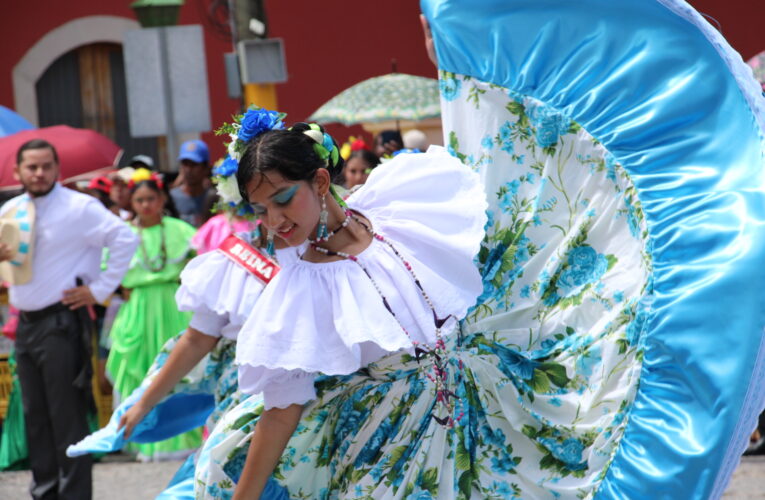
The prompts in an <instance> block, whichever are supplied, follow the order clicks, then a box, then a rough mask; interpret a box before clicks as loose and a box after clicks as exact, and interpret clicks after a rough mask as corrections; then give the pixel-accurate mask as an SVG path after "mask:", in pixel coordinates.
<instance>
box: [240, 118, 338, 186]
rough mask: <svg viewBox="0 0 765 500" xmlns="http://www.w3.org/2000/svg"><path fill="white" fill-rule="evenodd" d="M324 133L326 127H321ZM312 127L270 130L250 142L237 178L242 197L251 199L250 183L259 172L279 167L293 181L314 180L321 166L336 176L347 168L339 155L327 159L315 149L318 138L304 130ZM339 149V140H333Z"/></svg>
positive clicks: (281, 172) (280, 171) (241, 161)
mask: <svg viewBox="0 0 765 500" xmlns="http://www.w3.org/2000/svg"><path fill="white" fill-rule="evenodd" d="M319 129H320V130H321V132H322V133H324V129H323V128H321V127H319ZM306 130H310V126H309V125H308V124H307V123H296V124H295V125H293V126H292V128H290V129H289V130H285V129H282V130H268V131H266V132H263V133H262V134H260V135H258V136H256V137H255V138H253V139H252V140H251V141H250V142H248V143H247V146H246V149H245V151H244V154H243V155H242V158H241V160H239V168H238V169H237V171H236V180H237V182H238V184H239V192H240V193H241V194H242V198H244V199H245V200H249V196H248V193H247V184H248V183H249V182H250V181H251V180H252V179H253V177H255V175H257V174H263V173H265V172H268V171H270V170H276V171H277V172H279V173H280V174H281V175H282V176H283V177H284V178H285V179H289V180H291V181H311V180H313V178H314V176H316V172H317V171H318V170H319V169H320V168H326V169H327V170H329V175H330V178H331V179H334V178H335V177H336V176H337V175H338V174H339V173H340V172H342V170H343V164H344V161H343V159H342V158H341V157H340V155H339V154H337V155H335V156H336V158H337V161H336V162H333V161H332V159H331V158H328V159H327V160H323V159H322V158H321V157H320V156H319V154H318V153H317V152H316V150H315V149H314V144H316V141H314V140H313V139H312V138H311V137H310V136H308V135H306V134H305V133H304V132H305V131H306ZM332 143H333V145H334V147H335V149H337V143H336V142H335V140H334V139H333V140H332ZM338 153H339V150H338Z"/></svg>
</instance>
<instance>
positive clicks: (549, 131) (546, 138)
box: [528, 104, 571, 148]
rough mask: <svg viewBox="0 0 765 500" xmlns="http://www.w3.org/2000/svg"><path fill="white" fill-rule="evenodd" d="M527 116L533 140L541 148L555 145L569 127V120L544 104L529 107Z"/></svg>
mask: <svg viewBox="0 0 765 500" xmlns="http://www.w3.org/2000/svg"><path fill="white" fill-rule="evenodd" d="M528 115H529V120H530V121H531V125H532V127H533V128H534V131H535V133H534V138H535V139H536V142H537V144H538V145H539V146H540V147H542V148H546V147H550V146H554V145H555V144H557V143H558V138H559V137H560V136H562V135H564V134H566V133H567V132H568V129H569V127H570V126H571V118H569V117H568V116H566V115H564V114H563V113H561V112H559V111H557V110H555V109H553V108H551V107H549V106H546V105H544V104H538V105H536V106H533V107H531V109H530V110H529V112H528Z"/></svg>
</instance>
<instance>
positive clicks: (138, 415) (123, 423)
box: [117, 401, 148, 439]
mask: <svg viewBox="0 0 765 500" xmlns="http://www.w3.org/2000/svg"><path fill="white" fill-rule="evenodd" d="M147 413H148V411H147V410H146V409H145V408H144V407H143V405H142V404H141V402H140V401H139V402H138V403H136V404H135V405H134V406H132V407H130V409H129V410H128V411H126V412H125V414H124V415H122V418H120V425H119V426H118V427H117V430H120V429H122V428H123V427H124V428H125V439H129V438H130V435H131V434H132V433H133V429H134V428H135V426H136V425H138V422H140V421H141V420H143V417H145V416H146V414H147Z"/></svg>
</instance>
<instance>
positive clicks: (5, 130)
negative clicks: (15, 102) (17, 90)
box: [0, 106, 35, 137]
mask: <svg viewBox="0 0 765 500" xmlns="http://www.w3.org/2000/svg"><path fill="white" fill-rule="evenodd" d="M33 128H35V127H34V126H33V125H32V124H31V123H29V122H28V121H27V120H26V119H25V118H24V117H22V116H21V115H20V114H18V113H16V112H15V111H13V110H10V109H8V108H6V107H5V106H0V137H5V136H6V135H11V134H15V133H16V132H21V131H22V130H30V129H33Z"/></svg>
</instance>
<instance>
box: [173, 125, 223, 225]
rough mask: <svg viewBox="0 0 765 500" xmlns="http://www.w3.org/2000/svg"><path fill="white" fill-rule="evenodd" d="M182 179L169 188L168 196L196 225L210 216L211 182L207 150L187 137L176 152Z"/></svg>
mask: <svg viewBox="0 0 765 500" xmlns="http://www.w3.org/2000/svg"><path fill="white" fill-rule="evenodd" d="M178 161H179V162H180V175H179V177H180V179H181V183H180V184H179V185H177V186H176V187H175V188H173V189H171V190H170V196H171V197H172V198H173V203H174V204H175V207H176V209H177V210H178V215H179V217H180V218H181V219H183V220H184V221H186V222H188V223H189V224H191V225H193V226H195V227H199V226H201V225H202V224H203V223H204V222H205V220H207V217H208V216H209V213H206V212H209V210H207V207H209V206H211V204H210V203H209V200H210V198H211V197H213V196H215V191H214V190H213V188H212V187H211V185H210V182H209V177H210V153H209V151H208V149H207V144H205V143H204V141H201V140H198V139H197V140H193V141H186V142H184V143H183V144H181V150H180V152H179V153H178Z"/></svg>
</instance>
